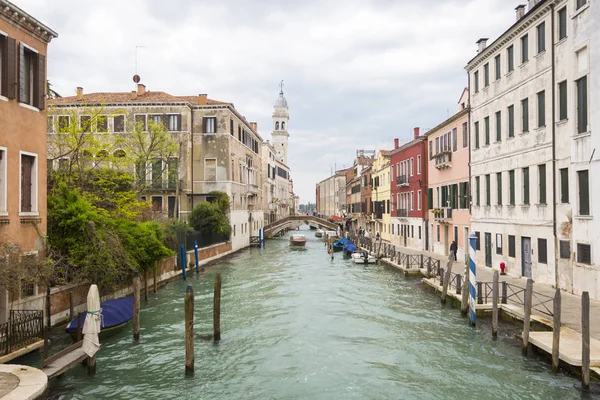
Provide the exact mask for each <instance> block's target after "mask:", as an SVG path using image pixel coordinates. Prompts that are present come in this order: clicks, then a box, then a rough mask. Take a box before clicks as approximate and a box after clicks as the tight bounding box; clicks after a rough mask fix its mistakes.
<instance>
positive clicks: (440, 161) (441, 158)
mask: <svg viewBox="0 0 600 400" xmlns="http://www.w3.org/2000/svg"><path fill="white" fill-rule="evenodd" d="M433 158H434V160H435V167H436V168H437V169H445V168H450V167H452V152H451V151H447V150H446V151H442V152H440V153H438V154H436V155H435V156H433Z"/></svg>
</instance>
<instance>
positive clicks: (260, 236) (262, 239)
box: [258, 228, 265, 248]
mask: <svg viewBox="0 0 600 400" xmlns="http://www.w3.org/2000/svg"><path fill="white" fill-rule="evenodd" d="M258 242H259V247H261V248H262V247H265V231H264V229H263V228H260V229H259V230H258Z"/></svg>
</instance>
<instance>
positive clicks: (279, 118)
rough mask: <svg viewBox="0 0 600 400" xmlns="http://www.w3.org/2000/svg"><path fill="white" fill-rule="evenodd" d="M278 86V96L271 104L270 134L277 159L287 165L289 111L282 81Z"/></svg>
mask: <svg viewBox="0 0 600 400" xmlns="http://www.w3.org/2000/svg"><path fill="white" fill-rule="evenodd" d="M279 87H280V91H279V97H278V98H277V100H276V101H275V105H274V106H273V133H272V134H271V136H272V141H273V147H274V148H275V152H276V154H277V160H278V161H280V162H282V163H284V164H285V165H287V163H288V158H287V151H288V138H289V137H290V135H289V133H288V121H289V119H290V111H289V108H288V104H287V100H286V99H285V97H284V96H283V81H281V84H280V85H279Z"/></svg>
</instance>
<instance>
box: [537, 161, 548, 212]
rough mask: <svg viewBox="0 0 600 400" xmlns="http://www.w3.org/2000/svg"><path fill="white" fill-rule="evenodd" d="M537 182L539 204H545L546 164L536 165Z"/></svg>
mask: <svg viewBox="0 0 600 400" xmlns="http://www.w3.org/2000/svg"><path fill="white" fill-rule="evenodd" d="M538 182H539V184H538V190H539V192H540V193H539V196H540V204H546V164H541V165H538Z"/></svg>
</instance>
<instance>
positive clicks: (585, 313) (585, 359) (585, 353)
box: [581, 292, 590, 390]
mask: <svg viewBox="0 0 600 400" xmlns="http://www.w3.org/2000/svg"><path fill="white" fill-rule="evenodd" d="M581 384H582V386H583V390H589V389H590V294H589V293H588V292H583V293H581Z"/></svg>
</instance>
